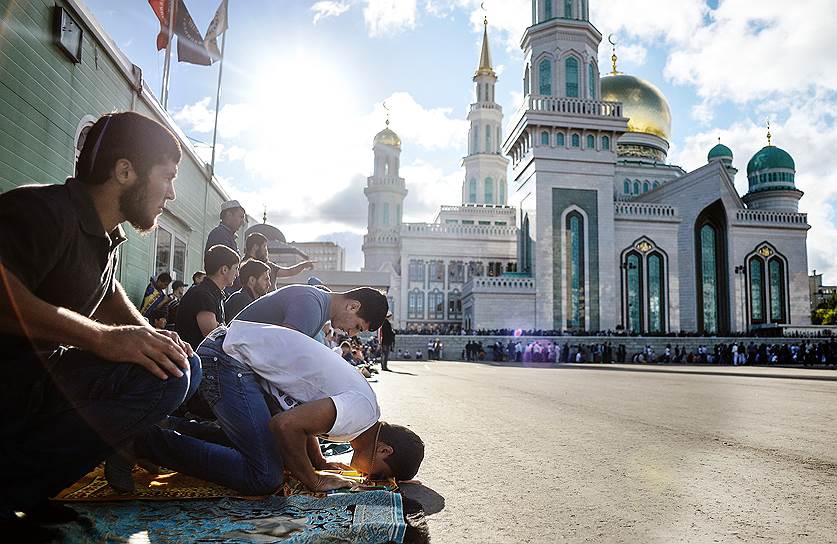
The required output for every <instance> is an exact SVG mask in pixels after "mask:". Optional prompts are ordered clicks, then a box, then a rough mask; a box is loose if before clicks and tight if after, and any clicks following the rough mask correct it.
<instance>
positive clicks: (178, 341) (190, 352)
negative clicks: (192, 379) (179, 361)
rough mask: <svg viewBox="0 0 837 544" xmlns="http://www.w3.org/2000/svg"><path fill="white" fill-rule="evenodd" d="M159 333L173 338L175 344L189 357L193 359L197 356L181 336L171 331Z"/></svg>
mask: <svg viewBox="0 0 837 544" xmlns="http://www.w3.org/2000/svg"><path fill="white" fill-rule="evenodd" d="M157 332H159V333H160V334H163V335H165V336H168V337H169V338H171V339H172V340H173V341H174V343H175V344H177V345H178V346H180V349H182V350H183V351H185V352H186V356H187V357H191V356H192V355H194V354H195V352H194V350H192V346H190V345H189V343H188V342H186V341H185V340H183V339H182V338H180V335H179V334H177V333H176V332H174V331H169V330H158V331H157Z"/></svg>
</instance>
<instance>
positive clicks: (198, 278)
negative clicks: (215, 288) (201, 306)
mask: <svg viewBox="0 0 837 544" xmlns="http://www.w3.org/2000/svg"><path fill="white" fill-rule="evenodd" d="M205 277H206V272H204V271H203V270H198V271H197V272H195V273H194V274H192V285H197V284H199V283H200V282H202V281H203V279H204V278H205Z"/></svg>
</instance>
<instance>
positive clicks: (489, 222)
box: [479, 221, 491, 225]
mask: <svg viewBox="0 0 837 544" xmlns="http://www.w3.org/2000/svg"><path fill="white" fill-rule="evenodd" d="M479 224H480V225H490V224H491V221H480V222H479Z"/></svg>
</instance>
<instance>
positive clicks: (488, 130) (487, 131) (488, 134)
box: [485, 125, 494, 153]
mask: <svg viewBox="0 0 837 544" xmlns="http://www.w3.org/2000/svg"><path fill="white" fill-rule="evenodd" d="M492 151H494V149H493V148H492V147H491V125H485V152H486V153H491V152H492Z"/></svg>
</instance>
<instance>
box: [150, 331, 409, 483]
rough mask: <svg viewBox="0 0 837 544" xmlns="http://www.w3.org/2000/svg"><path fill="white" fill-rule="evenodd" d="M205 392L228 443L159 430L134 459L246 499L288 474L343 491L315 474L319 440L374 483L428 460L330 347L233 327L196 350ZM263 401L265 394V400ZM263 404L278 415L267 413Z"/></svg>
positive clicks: (186, 426) (180, 429) (176, 425)
mask: <svg viewBox="0 0 837 544" xmlns="http://www.w3.org/2000/svg"><path fill="white" fill-rule="evenodd" d="M198 355H199V356H200V358H201V363H202V365H203V372H204V381H203V383H202V386H201V392H202V394H203V396H204V398H205V399H206V401H207V403H208V404H209V405H210V407H211V408H212V411H213V412H214V413H215V415H216V417H217V418H218V423H219V424H220V426H221V429H222V430H223V431H224V433H225V434H226V437H228V442H227V444H221V443H219V442H222V441H223V440H218V441H217V442H213V441H210V440H203V439H200V438H196V437H195V436H190V435H189V434H188V433H189V432H190V425H191V424H190V423H189V422H184V421H178V420H174V418H170V419H171V420H173V422H170V423H169V424H168V425H167V427H168V428H161V427H156V428H154V429H153V430H152V431H151V432H149V433H148V434H147V435H146V436H145V439H144V440H142V441H141V442H140V443H138V444H137V450H138V451H137V452H138V453H140V454H141V455H144V456H146V457H148V458H149V459H150V460H152V461H154V462H156V463H158V464H160V465H163V466H166V467H168V468H171V469H174V470H177V471H180V472H183V473H185V474H190V475H192V476H196V477H198V478H202V479H204V480H209V481H213V482H217V483H219V484H222V485H224V486H227V487H230V488H233V489H236V490H238V491H240V492H242V493H245V494H251V495H261V494H267V493H271V492H273V491H275V490H276V488H278V487H279V486H280V485H281V484H282V481H283V468H285V467H287V469H288V470H289V471H290V472H291V473H292V474H293V475H294V476H295V477H296V478H297V479H299V480H300V481H301V482H302V483H303V484H305V485H306V486H307V487H308V488H309V489H311V490H313V491H327V490H330V489H338V488H341V487H347V486H349V485H351V484H352V482H351V480H348V479H345V478H341V477H340V476H336V475H330V474H320V473H317V472H316V470H318V469H319V470H323V469H338V468H343V467H341V466H339V465H336V464H332V463H328V462H326V460H325V458H324V457H323V456H322V454H321V453H320V447H319V443H318V441H317V436H323V437H325V438H327V439H329V440H332V441H335V442H349V443H351V445H352V448H353V449H354V454H353V456H352V461H351V463H350V464H351V467H352V468H354V469H356V470H358V471H359V472H361V473H363V474H367V475H369V476H373V477H377V478H389V477H394V478H396V479H398V480H409V479H411V478H413V477H414V476H415V474H416V472H418V468H419V465H420V464H421V462H422V460H423V458H424V443H423V442H422V441H421V439H420V438H419V437H418V435H416V434H415V433H414V432H412V431H411V430H409V429H407V428H406V427H402V426H400V425H392V424H388V423H386V422H383V421H379V417H380V408H379V407H378V402H377V398H376V397H375V393H374V391H372V388H371V387H370V385H369V383H368V382H367V381H366V380H365V379H364V378H363V376H361V375H360V374H358V373H357V371H356V370H355V369H354V368H353V367H351V366H350V365H347V364H346V363H345V361H343V359H342V358H341V357H340V356H339V355H337V354H336V353H333V352H332V351H331V350H330V349H329V348H328V347H326V346H325V345H323V344H321V343H320V342H317V341H316V340H314V339H312V338H310V337H309V336H306V335H305V334H302V333H300V332H298V331H295V330H293V329H288V328H285V327H279V326H276V325H267V324H262V323H252V322H248V321H233V322H232V324H231V325H230V327H229V329H224V328H219V329H216V330H215V331H214V332H213V333H212V334H210V335H209V337H207V339H206V340H204V341H203V343H201V345H200V347H199V348H198ZM265 395H266V396H265ZM268 402H270V403H271V404H275V405H278V407H279V408H281V411H279V413H278V414H277V415H275V416H271V412H270V410H269V408H268Z"/></svg>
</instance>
